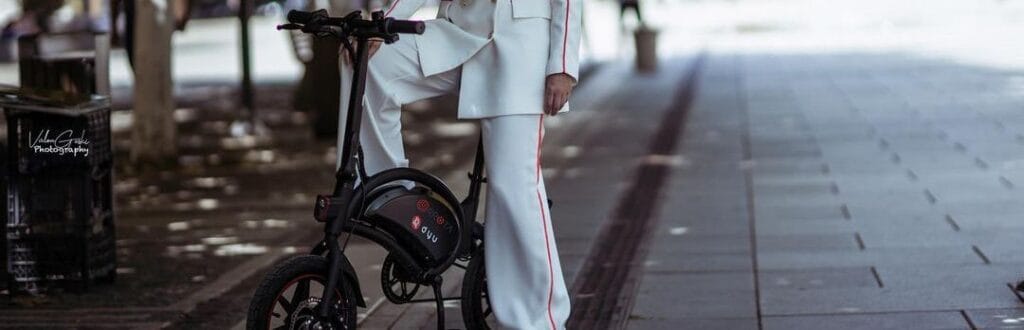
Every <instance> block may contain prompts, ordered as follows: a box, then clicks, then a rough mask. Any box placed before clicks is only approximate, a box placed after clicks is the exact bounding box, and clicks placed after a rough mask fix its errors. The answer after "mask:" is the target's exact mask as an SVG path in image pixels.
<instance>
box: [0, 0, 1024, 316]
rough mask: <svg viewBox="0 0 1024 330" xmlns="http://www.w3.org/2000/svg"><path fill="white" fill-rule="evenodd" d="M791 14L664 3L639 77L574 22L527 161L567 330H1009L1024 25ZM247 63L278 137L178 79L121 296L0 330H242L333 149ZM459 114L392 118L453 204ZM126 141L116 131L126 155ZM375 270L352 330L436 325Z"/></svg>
mask: <svg viewBox="0 0 1024 330" xmlns="http://www.w3.org/2000/svg"><path fill="white" fill-rule="evenodd" d="M798 2H800V3H803V4H806V5H808V6H805V7H801V8H802V11H795V12H790V11H788V10H789V9H792V8H793V7H791V6H792V4H789V5H787V4H782V3H780V2H771V1H766V2H756V3H745V4H739V3H735V2H717V1H707V2H686V3H663V7H662V8H659V11H658V13H657V14H656V15H652V16H651V17H652V21H653V22H655V23H657V24H658V25H659V26H661V27H662V30H661V31H662V36H661V38H660V41H661V45H662V47H661V49H660V50H659V55H661V62H660V65H659V70H658V71H656V72H654V73H647V74H642V73H637V72H635V71H634V70H633V67H632V65H631V62H630V60H631V58H632V55H631V54H630V51H629V50H622V48H621V47H619V48H616V47H614V45H621V44H628V42H629V36H628V34H624V33H617V32H616V29H618V28H620V27H618V26H615V25H600V24H592V25H590V26H591V27H590V28H588V33H589V34H588V35H590V37H589V40H590V41H588V42H592V43H593V44H592V45H590V46H589V47H590V48H589V49H590V54H592V58H593V59H595V60H594V63H598V64H596V65H595V66H594V67H593V69H591V70H592V71H591V72H589V73H588V77H587V79H585V80H584V81H583V82H582V83H581V85H580V86H579V89H578V90H577V91H576V92H575V94H574V98H573V99H572V101H571V102H572V103H573V108H574V111H573V112H570V113H568V114H564V115H560V116H558V117H555V118H552V119H551V120H547V121H546V125H547V128H546V132H547V135H546V138H545V145H544V149H543V155H544V156H543V157H544V158H543V164H544V167H545V170H544V175H545V180H546V183H547V186H548V187H549V195H550V196H551V197H552V198H553V199H554V201H555V205H554V208H553V209H552V222H553V224H554V226H555V235H556V238H557V240H556V241H557V246H558V249H559V254H560V257H561V261H562V264H563V269H564V271H565V278H566V281H567V284H568V285H569V287H570V290H571V293H572V296H573V304H574V314H573V316H572V319H571V321H570V324H571V325H574V326H576V327H575V328H578V329H590V328H629V329H822V328H834V329H996V328H1000V329H1002V328H1024V297H1022V296H1021V295H1020V294H1019V293H1017V292H1014V291H1013V289H1012V284H1013V283H1015V282H1016V281H1017V280H1019V279H1021V278H1022V277H1024V254H1021V253H1019V252H1018V251H1020V249H1021V247H1020V246H1019V242H1021V241H1022V238H1024V230H1022V229H1024V224H1022V222H1020V221H1019V220H1018V219H1017V218H1018V217H1017V215H1018V214H1021V211H1024V206H1021V205H1022V204H1021V203H1020V202H1019V201H1020V200H1021V197H1024V196H1021V194H1022V191H1021V187H1022V186H1024V166H1022V164H1024V161H1022V160H1024V156H1022V155H1024V119H1021V118H1022V117H1021V116H1019V115H1018V113H1019V110H1020V107H1021V104H1024V100H1022V99H1024V94H1022V93H1021V88H1020V86H1021V81H1022V80H1021V79H1022V78H1024V61H1021V60H1020V58H1019V56H1017V57H1014V56H1012V54H1019V52H1017V53H1013V51H1014V50H1018V49H1017V48H1016V47H1015V46H1013V44H1012V43H1006V42H992V40H995V39H1000V38H1001V37H1005V38H1009V37H1010V36H1012V35H1014V34H1016V33H1018V32H1020V26H1022V25H1020V24H1019V21H1020V19H1019V17H1022V16H1021V15H1017V14H1019V13H1022V12H1024V6H1020V5H1019V4H1014V3H1005V2H999V3H987V4H979V3H971V4H964V3H958V2H954V1H937V2H935V3H934V4H933V5H932V7H929V8H930V11H929V13H932V14H935V15H932V16H928V15H921V14H920V13H918V14H916V15H917V16H915V14H914V11H915V10H916V8H915V6H894V7H891V8H889V9H891V12H886V13H881V12H879V11H878V10H876V9H877V8H876V7H872V6H879V5H880V4H879V3H877V1H866V2H865V1H860V2H855V1H838V2H836V3H833V4H831V5H830V6H822V5H820V4H817V5H815V4H814V2H813V1H798ZM862 2H863V3H865V4H861V3H862ZM588 6H589V7H588V11H589V12H591V13H593V14H592V15H594V17H596V19H601V18H607V17H605V16H608V15H611V14H614V7H613V6H611V4H609V3H603V2H593V3H588ZM872 8H875V9H872ZM883 8H887V7H883ZM840 10H841V11H843V12H844V13H847V14H848V15H847V16H843V17H842V19H837V20H829V19H826V18H825V17H828V16H826V15H827V14H829V13H835V12H836V11H840ZM965 12H969V13H971V14H972V15H968V17H967V18H965V19H961V20H956V19H953V18H958V17H959V16H958V13H965ZM588 17H589V16H588ZM679 17H682V18H685V19H677V20H673V18H679ZM595 21H596V20H591V22H595ZM947 23H948V24H947ZM216 24H224V23H223V22H221V23H216ZM216 24H214V25H216ZM222 28H223V27H217V26H213V27H211V29H214V30H216V29H222ZM602 35H614V36H616V37H615V38H610V39H612V40H610V41H609V40H605V41H603V42H602V40H601V39H600V38H597V36H602ZM1005 38H1004V39H1005ZM187 40H205V39H202V38H199V37H195V39H187ZM1006 40H1009V39H1006ZM195 42H197V43H198V44H202V42H199V41H195ZM954 45H956V46H954ZM211 47H212V46H211ZM268 47H277V48H275V49H277V50H273V51H271V53H272V54H279V53H280V54H287V53H282V49H285V50H286V49H287V48H282V47H281V46H280V45H278V46H268ZM185 49H186V50H187V51H192V50H194V51H196V52H199V50H200V49H201V48H200V47H194V48H185ZM176 51H178V50H176ZM182 56H186V57H188V56H195V57H196V58H201V57H202V56H201V54H198V53H196V54H193V53H187V52H186V54H185V55H182ZM261 63H263V64H260V65H257V66H258V67H265V68H266V69H261V70H267V71H263V72H267V75H266V76H264V79H262V80H258V82H259V86H260V87H259V88H260V91H259V92H258V93H257V95H258V96H259V102H260V104H261V109H264V111H261V118H262V119H263V120H264V121H265V122H266V123H267V125H268V127H269V128H270V131H271V134H270V137H271V138H259V137H247V136H237V135H233V134H232V133H231V129H230V122H231V121H232V120H233V119H234V118H237V117H240V116H241V115H243V114H242V113H241V112H240V111H239V110H237V109H236V108H235V107H234V103H233V102H231V101H230V100H233V99H235V97H236V95H235V91H234V89H233V88H231V87H226V85H225V82H224V80H223V77H225V76H230V72H222V73H217V74H212V73H211V74H210V76H211V77H213V76H216V77H214V78H216V79H213V78H210V79H207V77H206V76H204V75H202V72H194V74H195V76H194V77H193V78H194V79H190V81H192V82H191V83H188V84H182V85H181V87H179V89H178V91H177V94H178V95H179V99H180V100H182V102H180V104H182V107H181V109H179V110H178V111H177V112H176V119H177V120H179V127H180V128H181V129H182V132H185V134H183V136H182V138H181V139H180V145H182V147H183V149H182V150H183V155H182V157H181V159H180V165H181V170H180V171H173V172H170V171H169V172H164V173H155V174H152V173H151V174H134V173H130V172H129V173H125V172H126V171H128V169H122V170H121V172H120V173H122V175H121V176H119V178H118V183H117V187H116V188H117V189H116V191H117V194H118V235H119V242H118V244H119V257H120V258H121V261H122V263H121V265H120V266H119V276H120V277H119V279H118V282H117V283H115V284H114V285H112V286H108V287H96V288H94V289H93V290H90V291H89V292H85V293H68V292H61V291H59V290H58V291H54V292H52V293H51V294H50V295H48V296H47V297H46V298H44V299H21V298H7V297H6V296H4V295H0V301H2V302H4V303H2V304H0V310H2V311H3V312H2V313H0V327H16V328H22V327H39V328H90V327H114V328H180V329H215V328H216V329H223V328H236V329H237V328H243V327H244V313H245V306H247V304H248V298H249V297H250V296H251V293H252V290H253V288H254V287H255V286H256V284H257V283H258V281H259V279H260V278H261V277H262V274H264V273H265V272H266V271H267V269H268V267H270V265H272V264H274V263H275V262H276V261H278V260H281V259H282V258H285V257H287V256H289V255H294V254H298V253H303V252H304V251H305V249H307V246H309V245H310V244H312V242H314V241H315V240H316V239H317V235H318V233H319V230H320V228H318V226H317V224H316V223H315V222H313V221H310V220H311V219H310V218H309V205H310V204H311V202H312V198H313V196H314V195H315V194H316V193H319V192H322V191H326V189H329V188H330V187H329V186H330V184H329V182H331V180H332V178H331V168H332V164H333V159H334V156H333V155H334V152H335V151H334V150H333V146H332V145H331V144H330V143H324V142H316V141H313V140H312V139H311V137H310V134H309V131H308V125H309V122H308V121H309V119H308V118H307V116H306V115H304V114H302V113H293V112H291V111H290V110H287V109H288V103H287V102H288V97H289V95H290V87H289V86H290V83H291V81H288V80H287V79H286V78H279V77H286V76H290V75H291V74H292V72H291V71H290V70H294V68H291V69H289V67H288V66H283V67H277V68H270V67H269V64H267V63H270V62H269V61H265V62H261ZM225 67H226V66H225ZM8 69H9V68H6V69H5V68H4V67H2V66H0V81H2V80H4V79H7V78H9V77H10V75H5V74H4V72H6V71H5V70H8ZM179 70H183V71H181V74H182V75H184V76H186V77H190V76H189V75H190V74H193V73H190V72H192V71H198V70H195V68H193V67H187V68H182V69H179ZM218 70H229V69H224V68H223V67H222V68H219V69H218ZM274 70H277V71H274ZM8 71H9V70H8ZM257 76H259V75H257ZM217 77H219V78H217ZM217 79H221V80H217ZM128 84H130V82H127V83H125V84H115V85H116V86H119V88H121V92H118V93H122V94H121V95H127V93H125V92H124V88H125V87H126V86H127V85H128ZM116 98H118V94H117V93H115V99H116ZM121 99H123V97H121ZM452 102H453V100H451V99H450V98H448V99H444V98H442V99H435V100H430V101H427V102H423V103H419V104H415V105H412V106H409V107H408V109H407V111H406V112H405V116H404V118H403V120H404V121H405V122H406V126H405V127H406V128H407V132H406V136H405V137H406V143H407V145H408V146H409V147H408V148H407V149H408V151H409V152H410V156H411V157H410V158H411V159H412V160H413V162H414V165H415V166H418V167H422V168H425V169H427V170H429V171H431V172H433V173H435V174H437V175H439V176H441V177H442V178H444V179H445V180H447V181H449V182H450V183H451V184H452V186H453V190H454V191H456V192H461V191H464V190H465V185H466V182H465V176H464V172H465V171H466V170H468V167H469V162H470V159H469V158H468V157H464V156H465V155H466V154H468V153H467V151H469V150H472V147H473V143H474V142H475V139H474V138H473V137H474V135H475V134H476V128H475V125H474V124H473V123H470V122H457V121H454V120H452V119H451V118H452V117H453V116H454V112H453V109H452V107H451V104H452ZM129 122H130V116H129V115H127V114H126V113H124V112H121V113H119V114H118V115H117V116H115V123H116V124H117V123H119V124H118V125H120V127H121V128H122V131H121V132H122V133H120V134H122V135H121V137H124V134H125V133H124V131H123V128H125V127H127V125H128V123H129ZM121 140H123V139H121ZM428 146H429V147H430V148H428ZM436 146H441V147H440V148H437V147H436ZM119 149H120V150H124V148H123V146H121V148H119ZM120 157H124V154H123V153H122V154H121V155H120ZM317 187H321V188H317ZM384 254H385V252H384V251H383V250H382V249H380V248H379V247H376V246H374V245H373V244H371V243H369V242H366V241H362V240H357V241H354V243H352V245H351V246H350V247H349V250H348V256H349V258H351V259H352V261H353V263H354V265H355V267H356V269H357V272H358V274H359V277H360V279H361V282H362V285H363V293H364V295H366V297H365V298H366V300H367V302H368V304H369V308H367V309H361V310H360V311H359V313H360V319H359V322H360V326H361V327H362V328H367V329H388V328H394V329H409V328H416V329H420V328H432V327H433V325H434V317H436V316H435V315H433V305H432V304H410V305H393V304H390V303H389V302H387V301H386V299H384V298H383V296H382V295H381V293H380V289H379V287H377V285H378V284H377V283H378V282H379V281H378V280H377V279H378V277H379V270H380V267H381V266H380V263H381V261H382V260H383V256H384ZM459 272H460V270H458V269H453V270H451V272H450V273H448V274H445V276H446V278H460V277H461V274H460V273H459ZM446 283H448V285H447V286H446V287H445V291H446V293H447V294H455V293H456V292H458V289H459V283H458V281H454V280H448V281H446ZM446 307H447V308H446V315H447V325H446V327H447V328H463V327H464V326H463V325H462V323H461V319H460V317H459V309H458V305H457V304H449V305H446Z"/></svg>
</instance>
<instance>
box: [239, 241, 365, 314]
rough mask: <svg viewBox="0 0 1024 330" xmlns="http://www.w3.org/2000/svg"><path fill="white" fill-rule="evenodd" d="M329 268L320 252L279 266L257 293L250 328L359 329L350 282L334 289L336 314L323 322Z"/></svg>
mask: <svg viewBox="0 0 1024 330" xmlns="http://www.w3.org/2000/svg"><path fill="white" fill-rule="evenodd" d="M327 269H328V262H327V259H326V258H324V257H322V256H316V255H305V256H298V257H294V258H291V259H289V260H287V261H285V262H284V263H282V264H280V265H278V266H276V267H275V268H274V270H273V271H271V272H270V274H267V277H265V278H264V279H263V282H261V283H260V286H259V287H258V288H257V289H256V293H255V294H254V295H253V298H252V302H250V304H249V315H248V318H247V319H246V329H248V330H271V329H273V330H277V329H289V330H304V329H355V328H356V298H355V294H354V293H353V290H352V287H351V286H349V285H341V288H336V289H335V291H334V296H335V299H334V302H332V303H333V304H334V311H335V314H334V315H332V316H331V318H330V324H327V325H324V324H321V320H319V318H318V317H317V311H318V310H319V308H317V306H318V305H319V304H320V303H321V300H322V299H321V298H322V297H321V296H322V295H323V292H324V287H326V286H327Z"/></svg>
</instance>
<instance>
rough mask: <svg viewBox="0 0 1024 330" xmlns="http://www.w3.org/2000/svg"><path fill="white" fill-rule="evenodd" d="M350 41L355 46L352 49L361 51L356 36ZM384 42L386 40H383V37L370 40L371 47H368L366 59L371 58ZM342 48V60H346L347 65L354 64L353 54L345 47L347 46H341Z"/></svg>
mask: <svg viewBox="0 0 1024 330" xmlns="http://www.w3.org/2000/svg"><path fill="white" fill-rule="evenodd" d="M349 42H351V43H352V48H353V49H352V50H353V51H356V52H358V51H359V45H358V43H356V40H355V38H351V39H349ZM383 43H384V40H381V39H370V42H369V47H370V48H367V49H366V51H367V56H366V59H370V58H371V57H373V54H376V53H377V50H380V45H381V44H383ZM340 50H341V60H342V61H343V62H345V65H351V64H352V56H353V55H351V54H349V53H348V50H347V49H345V46H341V48H340Z"/></svg>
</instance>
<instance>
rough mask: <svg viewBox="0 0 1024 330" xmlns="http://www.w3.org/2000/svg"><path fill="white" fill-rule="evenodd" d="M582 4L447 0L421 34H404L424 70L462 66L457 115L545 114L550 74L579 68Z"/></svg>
mask: <svg viewBox="0 0 1024 330" xmlns="http://www.w3.org/2000/svg"><path fill="white" fill-rule="evenodd" d="M492 1H494V2H493V3H492V4H490V5H488V4H487V3H488V2H492ZM423 2H424V0H394V1H393V2H392V3H391V4H390V6H389V7H388V8H387V9H386V10H385V13H386V15H387V16H390V17H394V18H398V19H407V18H409V17H410V16H412V14H413V13H414V12H415V11H416V10H418V9H419V7H420V6H422V5H423ZM581 6H582V1H580V0H445V1H442V2H441V5H440V8H439V10H438V19H434V20H428V21H427V22H426V24H427V28H426V31H425V32H424V33H423V34H422V35H403V36H402V37H403V38H408V37H412V38H415V40H416V46H417V48H418V51H419V62H420V66H421V68H422V70H423V75H424V76H430V75H433V74H437V73H441V72H445V71H448V70H452V69H455V68H457V67H459V66H460V65H461V66H462V76H461V87H460V91H459V118H486V117H495V116H504V115H515V114H540V113H543V109H544V81H545V77H546V76H547V75H550V74H555V73H566V74H569V75H570V76H572V77H573V78H574V79H576V77H577V76H578V74H579V48H580V47H579V45H580V33H581V29H582V24H581V21H582V20H581V15H582V8H581ZM385 47H387V46H385ZM567 109H568V107H566V108H565V109H563V111H565V110H567Z"/></svg>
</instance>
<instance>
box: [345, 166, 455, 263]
mask: <svg viewBox="0 0 1024 330" xmlns="http://www.w3.org/2000/svg"><path fill="white" fill-rule="evenodd" d="M375 195H376V197H375V198H373V200H372V201H371V202H370V203H369V205H368V206H367V208H366V212H365V213H364V214H365V216H366V218H367V219H368V220H370V222H372V223H373V224H374V225H376V226H379V227H380V228H381V229H382V230H384V231H385V232H387V233H388V234H390V235H391V236H392V237H394V238H395V240H396V241H398V244H399V245H401V246H402V247H403V248H406V249H407V250H406V251H408V252H409V253H411V254H412V255H413V256H415V257H417V258H418V259H422V261H423V262H424V263H423V265H424V266H428V267H433V266H435V265H437V263H439V262H441V261H443V260H445V259H447V258H448V256H449V255H451V254H452V253H455V252H456V251H455V248H456V246H455V245H456V242H458V239H459V227H458V226H456V224H455V223H454V221H456V219H455V216H454V214H455V213H454V212H453V211H452V209H451V208H450V207H449V206H448V205H447V203H445V202H444V201H443V200H442V199H441V198H440V197H439V196H437V195H435V194H434V193H432V192H430V191H429V190H427V189H425V188H422V187H415V188H412V189H409V188H406V187H404V186H395V187H390V188H386V190H384V191H382V192H381V193H380V194H375Z"/></svg>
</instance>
